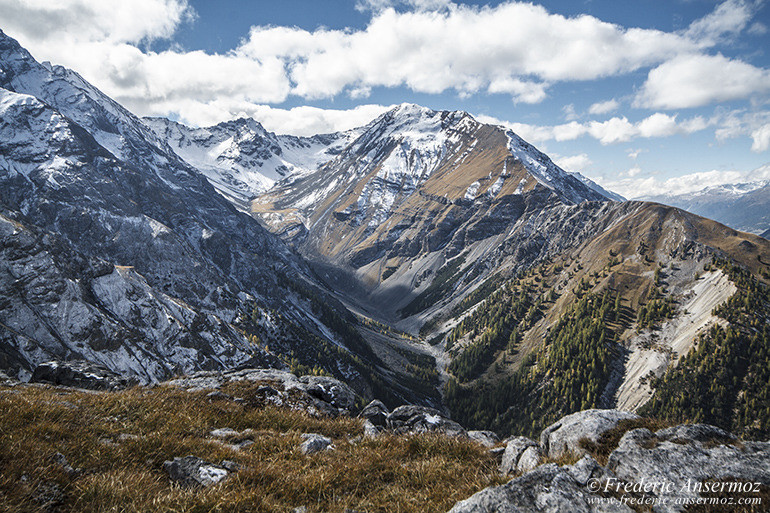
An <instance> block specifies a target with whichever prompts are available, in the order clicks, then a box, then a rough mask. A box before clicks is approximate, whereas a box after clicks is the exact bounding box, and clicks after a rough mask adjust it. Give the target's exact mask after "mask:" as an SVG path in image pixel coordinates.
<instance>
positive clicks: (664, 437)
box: [451, 410, 770, 513]
mask: <svg viewBox="0 0 770 513" xmlns="http://www.w3.org/2000/svg"><path fill="white" fill-rule="evenodd" d="M627 418H633V417H629V416H628V415H627V414H625V412H618V411H613V410H605V411H600V410H587V411H584V412H579V413H576V414H573V415H569V416H567V417H565V418H563V419H561V420H560V421H559V422H557V423H555V424H554V425H552V426H550V427H549V428H547V429H546V430H544V431H543V433H542V435H541V445H540V446H538V444H536V443H535V442H534V441H533V440H529V439H526V438H523V437H517V438H513V439H510V440H508V441H507V444H506V450H505V453H504V456H503V465H501V470H503V471H504V473H509V472H513V471H516V470H518V471H523V472H525V473H524V474H523V475H521V476H519V477H516V478H514V479H512V480H511V481H509V482H508V483H506V484H504V485H502V486H495V487H490V488H487V489H485V490H482V491H480V492H478V493H476V494H475V495H473V496H471V497H470V498H468V499H466V500H463V501H460V502H458V503H457V504H456V505H455V506H454V507H453V508H452V509H451V513H492V512H499V513H502V512H506V513H509V512H510V513H513V512H515V513H528V512H533V513H534V512H538V513H541V512H562V511H569V512H582V513H599V512H631V511H634V509H632V508H631V507H629V506H635V507H645V508H648V509H644V511H648V510H649V508H650V507H651V508H652V511H654V512H655V513H668V512H672V513H673V512H681V511H685V509H686V508H685V506H686V505H687V504H696V501H699V500H700V501H706V500H708V499H713V498H714V497H715V495H714V494H713V493H712V494H711V495H709V494H710V493H711V492H709V490H707V487H711V489H712V490H714V489H715V487H716V490H717V491H718V492H719V495H718V497H717V499H718V500H725V501H730V500H732V501H733V503H734V504H738V503H739V501H740V500H741V499H743V500H746V499H752V498H757V497H759V493H763V494H767V492H768V487H770V442H747V441H740V440H738V439H737V438H736V437H735V436H734V435H732V434H730V433H728V432H726V431H724V430H722V429H720V428H717V427H714V426H708V425H703V424H688V425H681V426H676V427H672V428H668V429H662V430H660V431H657V432H655V433H653V432H652V431H650V430H648V429H632V430H630V431H628V432H626V433H625V434H624V435H623V437H622V438H621V440H620V442H619V444H618V446H617V448H615V449H614V450H613V451H612V452H611V453H610V456H609V459H608V463H607V465H606V466H604V467H603V466H601V465H600V464H599V463H598V462H597V461H596V460H595V459H594V458H593V457H592V456H590V455H584V456H583V458H582V459H580V460H579V461H577V462H576V463H574V464H572V465H564V466H559V465H557V464H554V463H548V464H544V465H540V466H537V467H536V468H534V470H531V471H529V472H527V471H526V470H524V469H522V468H520V467H521V465H522V463H521V462H522V459H523V458H524V455H525V453H526V451H530V450H531V451H533V452H536V451H540V450H541V449H542V450H543V452H546V451H548V450H549V449H550V450H552V451H555V452H553V453H552V454H555V455H556V456H555V457H562V456H564V455H570V454H575V451H574V450H572V448H573V447H574V448H576V449H580V450H583V449H582V448H581V447H579V446H576V445H575V442H576V441H578V440H580V439H582V438H588V439H590V440H593V441H596V440H597V439H598V437H599V436H600V434H601V433H602V432H606V431H607V429H611V427H614V426H616V425H617V424H618V422H620V421H621V420H623V419H627ZM567 433H571V435H570V436H568V435H567ZM545 444H547V445H545ZM549 455H550V453H549ZM702 503H703V504H706V502H702ZM715 504H726V502H717V503H715ZM763 507H764V504H763ZM709 511H717V510H716V509H714V510H709ZM720 511H721V510H720ZM752 511H754V510H752ZM756 511H760V509H757V510H756Z"/></svg>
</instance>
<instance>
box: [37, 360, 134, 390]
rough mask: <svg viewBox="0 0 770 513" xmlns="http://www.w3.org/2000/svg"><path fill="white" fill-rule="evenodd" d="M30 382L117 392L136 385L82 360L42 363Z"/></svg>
mask: <svg viewBox="0 0 770 513" xmlns="http://www.w3.org/2000/svg"><path fill="white" fill-rule="evenodd" d="M30 381H31V382H33V383H50V384H52V385H62V386H67V387H75V388H87V389H90V390H118V389H121V388H127V387H129V386H131V385H135V384H136V383H137V381H136V380H132V379H129V378H126V377H123V376H121V375H120V374H118V373H116V372H112V371H111V370H109V369H108V368H106V367H102V366H101V365H96V364H93V363H89V362H85V361H82V360H76V361H67V362H60V361H50V362H45V363H42V364H40V365H38V366H37V367H36V368H35V371H34V372H33V373H32V378H31V379H30Z"/></svg>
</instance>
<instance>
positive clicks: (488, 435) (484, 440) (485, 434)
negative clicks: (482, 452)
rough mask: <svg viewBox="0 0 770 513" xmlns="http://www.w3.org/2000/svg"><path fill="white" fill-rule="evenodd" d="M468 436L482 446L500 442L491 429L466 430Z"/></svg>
mask: <svg viewBox="0 0 770 513" xmlns="http://www.w3.org/2000/svg"><path fill="white" fill-rule="evenodd" d="M468 438H470V439H471V440H473V441H474V442H478V443H480V444H481V445H483V446H484V447H494V446H495V445H497V444H498V443H499V442H500V438H499V437H498V436H497V434H495V433H494V432H493V431H478V430H475V431H468Z"/></svg>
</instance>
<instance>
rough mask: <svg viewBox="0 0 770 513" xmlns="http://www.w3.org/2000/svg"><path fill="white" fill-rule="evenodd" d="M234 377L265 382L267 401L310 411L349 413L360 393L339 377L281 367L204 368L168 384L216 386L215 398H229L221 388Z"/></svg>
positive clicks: (259, 390) (197, 387)
mask: <svg viewBox="0 0 770 513" xmlns="http://www.w3.org/2000/svg"><path fill="white" fill-rule="evenodd" d="M230 381H251V382H256V383H263V386H261V387H259V388H257V390H256V394H257V395H258V396H259V398H260V399H261V400H262V401H263V402H265V403H271V404H274V405H276V406H294V407H301V408H303V409H305V410H307V411H308V412H309V413H310V414H322V415H331V416H336V415H341V414H349V413H350V410H351V409H352V408H353V407H354V406H355V402H356V397H357V396H356V393H355V392H354V391H353V389H352V388H350V387H349V386H348V385H346V384H345V383H343V382H342V381H340V380H338V379H335V378H330V377H326V376H302V377H297V376H296V375H294V374H292V373H291V372H287V371H283V370H277V369H251V368H247V369H238V370H232V371H201V372H196V373H193V374H190V375H189V376H182V377H179V378H176V379H172V380H170V381H167V382H166V383H165V384H167V385H169V386H175V387H180V388H184V389H186V390H189V391H197V390H212V389H213V390H214V392H212V393H210V394H209V398H210V399H211V400H227V394H224V393H222V392H221V391H219V390H218V389H219V388H220V387H222V386H223V385H224V384H225V383H228V382H230ZM237 399H239V398H233V400H237ZM240 399H242V400H243V398H240Z"/></svg>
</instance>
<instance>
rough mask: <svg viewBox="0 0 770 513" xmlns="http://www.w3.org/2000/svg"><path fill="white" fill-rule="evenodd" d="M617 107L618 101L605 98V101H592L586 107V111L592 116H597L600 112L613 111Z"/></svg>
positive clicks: (618, 105)
mask: <svg viewBox="0 0 770 513" xmlns="http://www.w3.org/2000/svg"><path fill="white" fill-rule="evenodd" d="M618 107H620V103H619V102H618V101H617V100H615V99H614V98H613V99H612V100H607V101H606V102H598V103H594V104H593V105H591V106H590V107H588V113H589V114H591V115H594V116H598V115H601V114H608V113H610V112H614V111H616V110H618Z"/></svg>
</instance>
